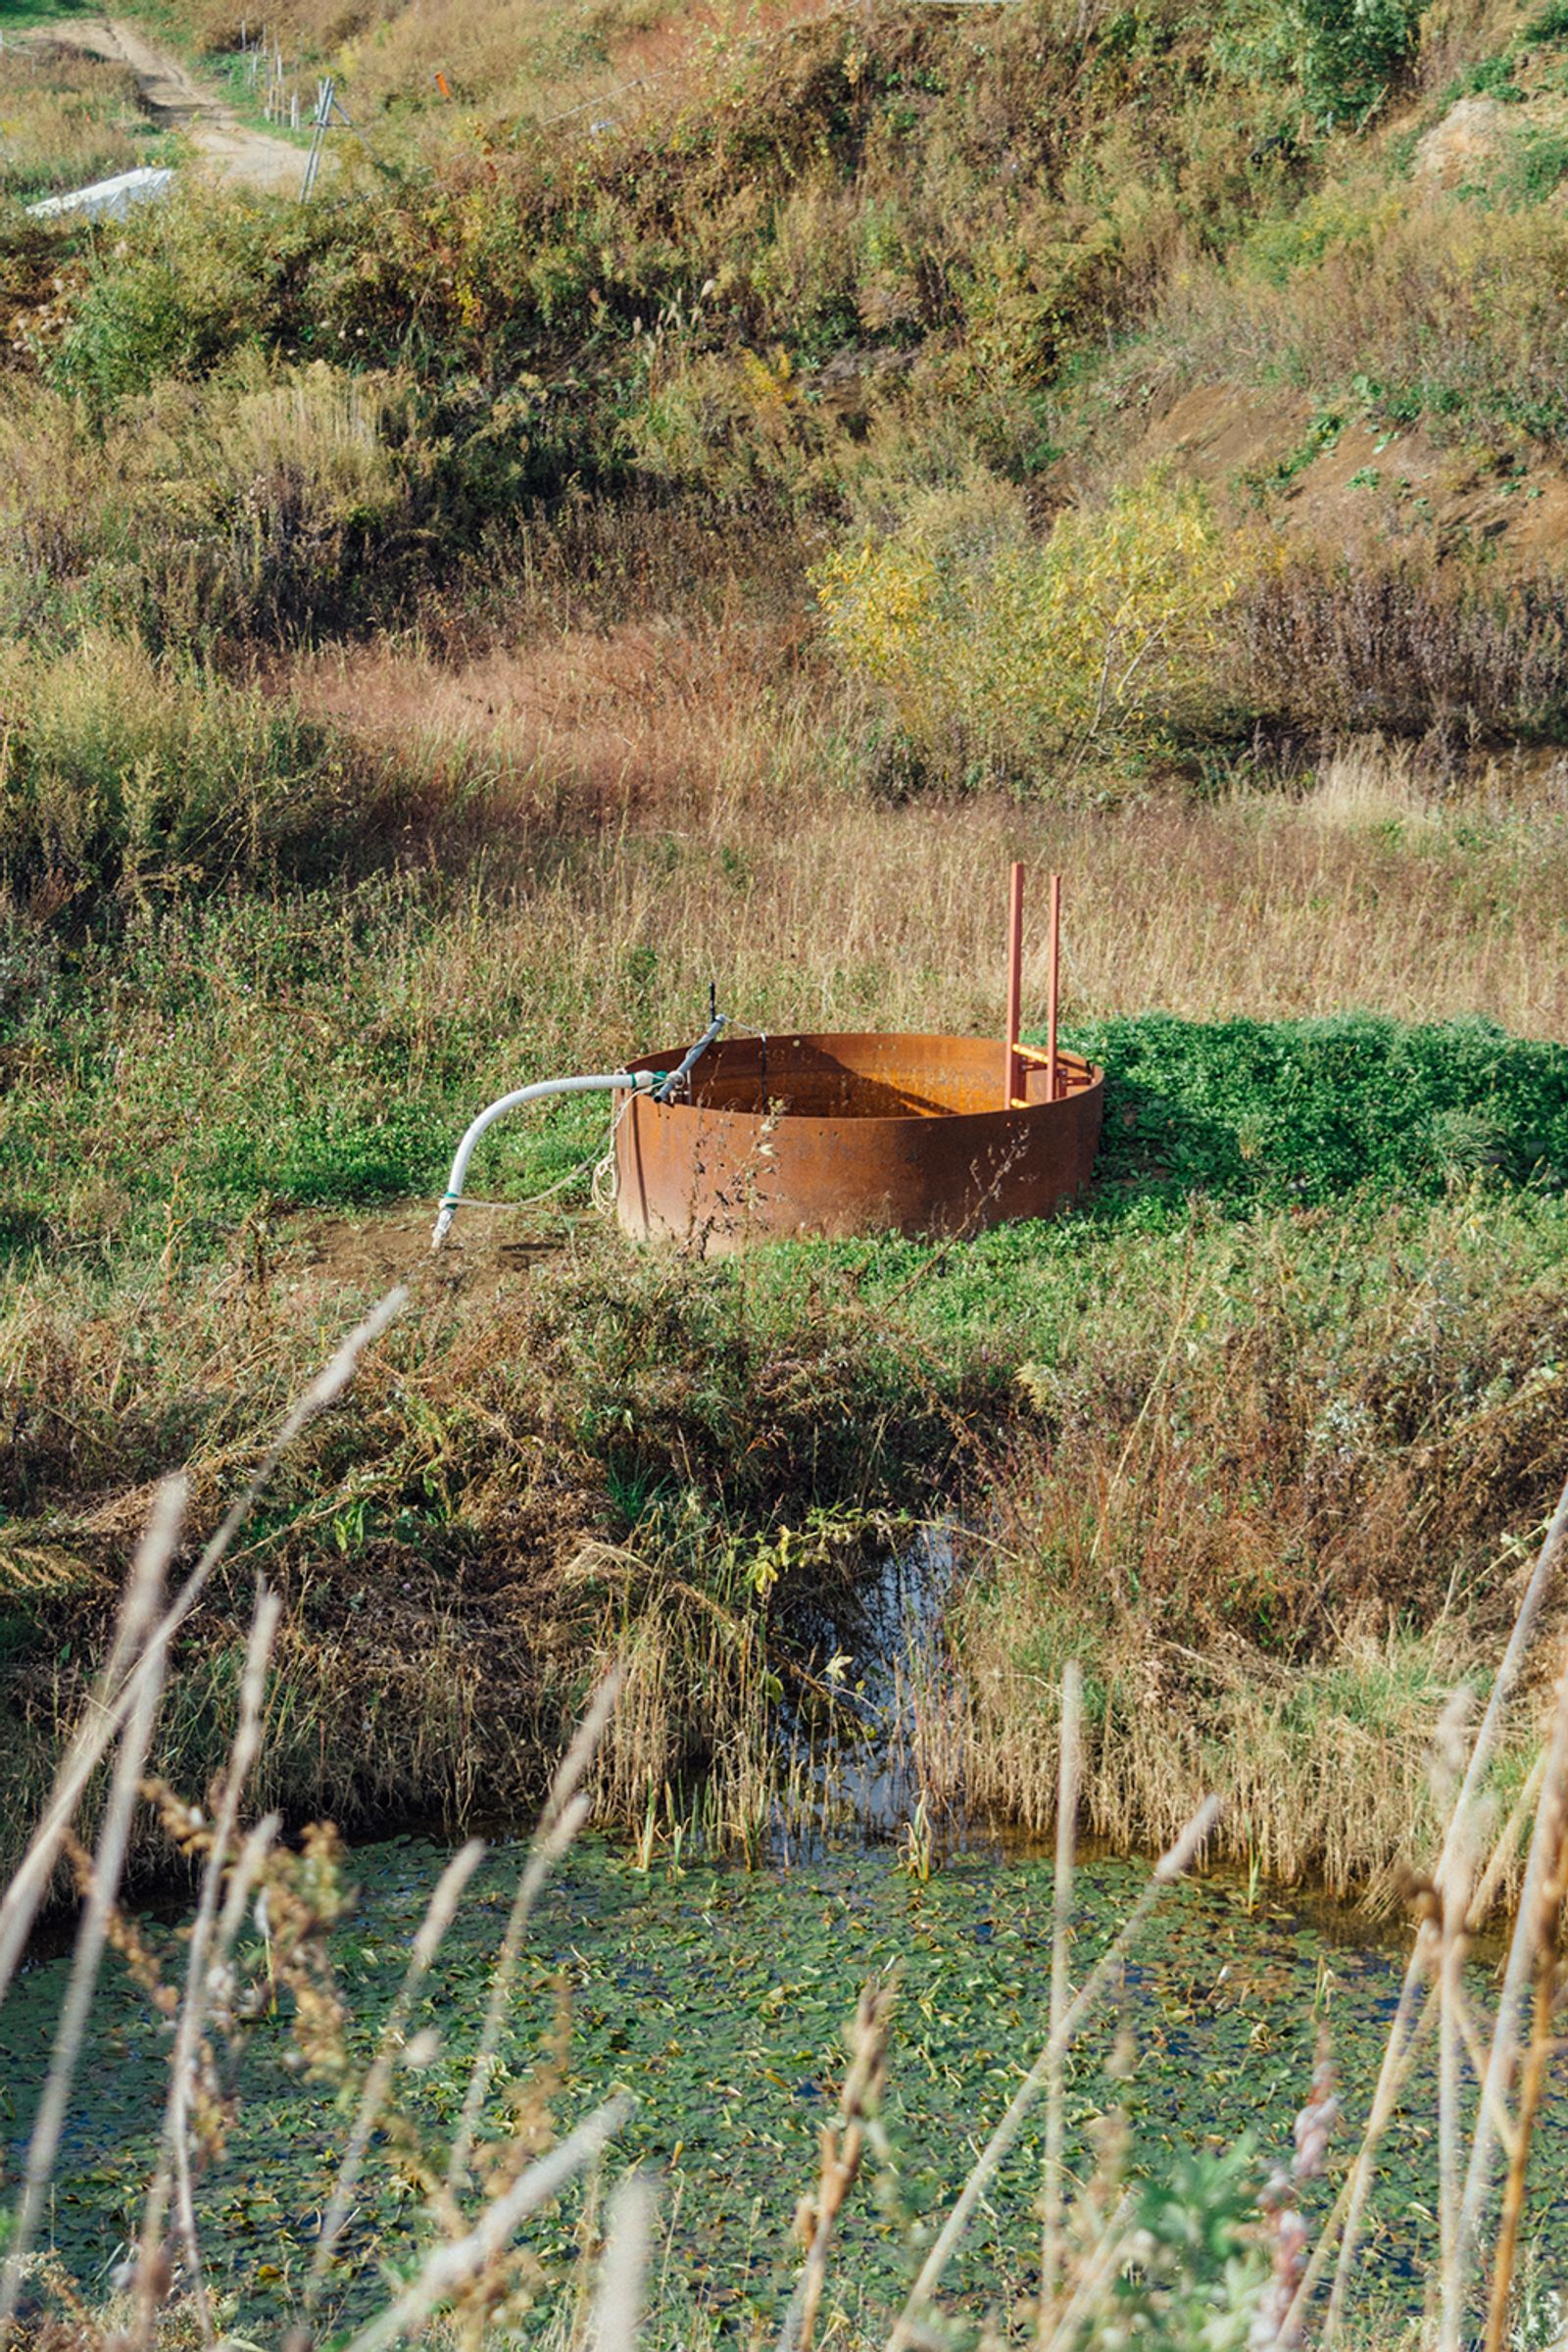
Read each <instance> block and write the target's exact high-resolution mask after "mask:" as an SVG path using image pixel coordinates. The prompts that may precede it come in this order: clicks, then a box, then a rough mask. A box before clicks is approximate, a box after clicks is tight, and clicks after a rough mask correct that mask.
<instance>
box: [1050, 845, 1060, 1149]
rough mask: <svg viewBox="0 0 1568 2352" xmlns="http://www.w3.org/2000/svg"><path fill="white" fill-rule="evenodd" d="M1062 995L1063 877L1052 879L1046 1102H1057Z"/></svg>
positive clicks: (1056, 876)
mask: <svg viewBox="0 0 1568 2352" xmlns="http://www.w3.org/2000/svg"><path fill="white" fill-rule="evenodd" d="M1060 995H1061V876H1060V875H1059V874H1053V875H1052V877H1051V962H1050V966H1049V969H1048V973H1047V978H1046V1101H1047V1102H1048V1103H1054V1101H1055V1100H1056V1075H1057V1073H1056V1005H1057V1003H1058V1001H1059V999H1060Z"/></svg>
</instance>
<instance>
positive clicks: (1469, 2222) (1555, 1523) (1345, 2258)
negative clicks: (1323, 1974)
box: [1292, 1481, 1568, 2352]
mask: <svg viewBox="0 0 1568 2352" xmlns="http://www.w3.org/2000/svg"><path fill="white" fill-rule="evenodd" d="M1565 1538H1568V1481H1565V1482H1564V1484H1563V1488H1562V1492H1561V1494H1560V1495H1558V1498H1557V1506H1556V1509H1555V1510H1554V1511H1553V1513H1552V1515H1551V1519H1550V1521H1549V1522H1548V1524H1547V1527H1546V1532H1545V1535H1544V1539H1543V1541H1542V1544H1541V1548H1540V1550H1539V1552H1538V1553H1537V1555H1536V1562H1535V1566H1534V1567H1533V1568H1532V1570H1531V1572H1530V1579H1529V1582H1528V1583H1527V1585H1526V1587H1525V1590H1524V1593H1523V1595H1522V1596H1521V1598H1520V1602H1519V1608H1518V1611H1517V1613H1516V1615H1515V1617H1514V1622H1513V1627H1512V1630H1511V1632H1510V1633H1509V1636H1508V1642H1507V1645H1506V1647H1505V1648H1504V1650H1503V1654H1502V1659H1501V1663H1500V1664H1499V1666H1498V1668H1497V1674H1496V1680H1495V1682H1494V1684H1493V1686H1492V1691H1491V1695H1490V1696H1489V1698H1488V1700H1487V1705H1486V1710H1485V1712H1484V1714H1483V1715H1482V1718H1481V1722H1480V1724H1479V1726H1478V1727H1477V1730H1476V1736H1475V1740H1474V1741H1473V1743H1472V1745H1471V1749H1470V1760H1469V1763H1468V1764H1467V1765H1466V1767H1465V1774H1464V1779H1463V1781H1462V1782H1461V1784H1460V1787H1459V1790H1458V1793H1457V1795H1456V1796H1455V1798H1454V1803H1453V1812H1452V1814H1451V1816H1450V1818H1449V1822H1448V1827H1447V1832H1446V1836H1445V1838H1444V1844H1443V1851H1442V1853H1441V1855H1440V1856H1439V1860H1438V1866H1437V1871H1436V1873H1435V1874H1434V1875H1435V1877H1436V1879H1437V1880H1438V1882H1439V1883H1440V1884H1441V1883H1442V1881H1443V1879H1444V1876H1445V1874H1446V1871H1448V1870H1449V1869H1450V1868H1451V1866H1452V1865H1451V1856H1452V1853H1453V1851H1454V1848H1455V1845H1456V1843H1457V1841H1458V1839H1459V1838H1460V1836H1461V1824H1462V1823H1464V1822H1466V1821H1467V1820H1468V1819H1470V1818H1471V1817H1472V1814H1473V1808H1474V1807H1475V1806H1476V1805H1477V1804H1478V1802H1479V1800H1480V1796H1481V1789H1482V1784H1483V1782H1484V1780H1485V1777H1486V1773H1487V1771H1488V1769H1489V1768H1490V1765H1491V1763H1492V1759H1493V1756H1494V1754H1495V1750H1496V1744H1497V1740H1498V1737H1499V1735H1500V1733H1501V1729H1502V1719H1503V1715H1504V1712H1505V1710H1506V1708H1507V1705H1508V1701H1509V1699H1510V1698H1511V1697H1512V1696H1513V1692H1514V1689H1515V1686H1516V1685H1517V1683H1518V1680H1519V1677H1520V1674H1521V1673H1522V1671H1523V1668H1524V1663H1525V1658H1526V1656H1527V1654H1528V1652H1529V1648H1530V1642H1531V1640H1532V1637H1533V1636H1534V1633H1535V1629H1536V1621H1537V1619H1538V1618H1539V1616H1540V1614H1541V1609H1542V1604H1543V1602H1544V1599H1545V1595H1546V1592H1547V1589H1548V1587H1549V1585H1550V1583H1551V1579H1552V1576H1553V1574H1554V1572H1555V1570H1556V1567H1557V1563H1558V1558H1559V1555H1560V1553H1561V1551H1562V1548H1563V1544H1564V1540H1565ZM1557 1720H1558V1728H1559V1729H1560V1730H1561V1731H1562V1733H1563V1736H1564V1739H1565V1740H1568V1722H1564V1719H1563V1713H1562V1709H1561V1707H1559V1710H1558V1719H1557ZM1555 1739H1556V1734H1555V1732H1554V1740H1553V1746H1555ZM1552 1752H1553V1751H1552V1750H1551V1749H1548V1753H1547V1761H1546V1762H1545V1763H1544V1765H1543V1768H1542V1786H1543V1803H1544V1790H1545V1789H1546V1787H1547V1785H1548V1776H1549V1775H1550V1773H1551V1770H1552V1766H1551V1762H1550V1757H1551V1753H1552ZM1536 1820H1537V1836H1536V1838H1532V1841H1531V1862H1534V1859H1535V1856H1536V1852H1537V1844H1538V1840H1539V1834H1540V1823H1541V1808H1540V1807H1538V1810H1537V1817H1536ZM1489 1876H1490V1874H1489ZM1539 1876H1540V1874H1539V1870H1538V1871H1537V1878H1536V1883H1537V1885H1539ZM1533 1892H1534V1890H1533V1888H1532V1883H1531V1863H1527V1865H1526V1872H1525V1891H1524V1894H1523V1895H1522V1896H1521V1902H1520V1914H1519V1916H1520V1919H1521V1920H1523V1919H1524V1918H1525V1916H1526V1910H1525V1906H1526V1903H1527V1901H1529V1900H1531V1899H1533ZM1514 1942H1515V1944H1517V1943H1518V1932H1517V1929H1516V1931H1515V1937H1514ZM1427 1958H1428V1955H1427V1950H1426V1946H1425V1940H1424V1938H1423V1937H1421V1936H1417V1938H1416V1941H1415V1944H1414V1946H1413V1947H1412V1949H1411V1953H1410V1957H1409V1960H1408V1962H1407V1963H1406V1965H1405V1973H1404V1980H1403V1983H1402V1984H1401V1985H1400V1988H1399V1998H1398V2001H1397V2005H1396V2008H1395V2013H1394V2021H1393V2023H1392V2025H1391V2026H1390V2029H1389V2038H1388V2040H1387V2042H1386V2043H1385V2045H1384V2051H1383V2059H1382V2063H1381V2066H1380V2068H1379V2072H1378V2080H1377V2083H1376V2086H1375V2087H1374V2090H1373V2094H1372V2113H1371V2117H1370V2119H1369V2121H1368V2124H1367V2129H1366V2132H1365V2133H1364V2135H1363V2138H1362V2143H1361V2146H1360V2148H1359V2149H1358V2150H1357V2152H1356V2156H1355V2160H1354V2162H1353V2163H1352V2165H1351V2167H1350V2171H1349V2174H1348V2177H1347V2180H1346V2183H1345V2186H1344V2188H1343V2189H1342V2191H1341V2194H1340V2197H1339V2198H1338V2199H1336V2201H1335V2206H1334V2210H1333V2212H1332V2213H1331V2214H1330V2216H1329V2219H1328V2222H1327V2223H1326V2225H1325V2227H1324V2230H1323V2234H1322V2237H1321V2238H1320V2240H1319V2243H1318V2246H1317V2248H1316V2249H1314V2253H1313V2258H1312V2261H1311V2262H1310V2263H1309V2264H1308V2266H1307V2272H1306V2277H1305V2278H1304V2279H1303V2281H1302V2284H1301V2287H1300V2289H1299V2292H1298V2296H1297V2309H1296V2310H1294V2311H1293V2313H1292V2318H1293V2320H1294V2319H1296V2318H1298V2317H1299V2310H1300V2308H1301V2307H1302V2306H1303V2299H1304V2297H1305V2295H1306V2294H1307V2293H1309V2292H1310V2290H1311V2287H1312V2285H1313V2284H1314V2283H1315V2281H1316V2279H1317V2278H1318V2277H1319V2276H1320V2275H1321V2270H1322V2267H1323V2263H1324V2261H1325V2260H1326V2258H1327V2255H1328V2253H1329V2252H1331V2251H1332V2247H1333V2242H1334V2239H1335V2237H1336V2235H1339V2232H1340V2229H1341V2224H1342V2222H1343V2235H1339V2260H1338V2263H1337V2264H1336V2267H1335V2274H1334V2284H1333V2287H1332V2289H1331V2291H1330V2295H1329V2308H1328V2313H1327V2316H1326V2318H1325V2321H1324V2326H1323V2334H1322V2338H1321V2344H1320V2352H1330V2347H1331V2346H1332V2344H1333V2342H1334V2338H1335V2334H1336V2332H1337V2330H1338V2327H1339V2325H1340V2322H1341V2319H1342V2317H1343V2315H1344V2310H1345V2300H1346V2294H1347V2291H1348V2285H1349V2278H1350V2272H1351V2268H1352V2266H1353V2263H1354V2260H1355V2255H1356V2251H1357V2249H1358V2246H1359V2243H1360V2231H1361V2222H1362V2218H1363V2216H1364V2214H1365V2211H1366V2201H1367V2198H1368V2196H1369V2195H1370V2193H1371V2187H1372V2162H1373V2156H1374V2154H1375V2152H1376V2149H1377V2146H1378V2143H1379V2141H1380V2140H1381V2138H1382V2135H1383V2132H1384V2131H1385V2130H1386V2129H1387V2126H1388V2122H1389V2118H1390V2117H1391V2116H1392V2114H1393V2112H1394V2104H1395V2096H1396V2086H1397V2083H1398V2082H1402V2080H1403V2076H1404V2072H1405V2069H1406V2066H1407V2063H1408V2052H1407V2050H1406V2048H1405V2046H1404V2037H1405V2035H1406V2033H1407V2031H1408V2029H1409V2027H1410V2020H1411V2014H1412V2011H1413V2009H1414V2005H1415V1990H1416V1985H1417V1984H1418V1982H1419V1980H1420V1976H1421V1973H1422V1971H1423V1969H1424V1968H1425V1967H1426V1965H1427ZM1527 1961H1528V1955H1526V1956H1525V1961H1524V1962H1522V1963H1519V1964H1517V1965H1520V1966H1522V1965H1525V1964H1527ZM1510 1978H1511V1979H1513V1983H1514V1990H1513V1992H1512V1994H1511V1995H1510V1990H1509V1980H1510ZM1517 1982H1518V1979H1517V1973H1516V1962H1515V1959H1514V1952H1513V1949H1512V1947H1510V1951H1509V1958H1508V1972H1507V1974H1506V1975H1505V1979H1504V1986H1503V2005H1502V2006H1500V2007H1499V2010H1498V2017H1497V2027H1496V2032H1495V2035H1494V2044H1493V2060H1494V2063H1490V2064H1489V2067H1488V2070H1487V2074H1486V2076H1485V2077H1484V2078H1483V2082H1482V2095H1481V2104H1480V2108H1479V2111H1478V2114H1477V2119H1476V2131H1475V2138H1474V2139H1473V2141H1472V2144H1471V2158H1470V2166H1469V2169H1468V2172H1467V2175H1466V2180H1465V2188H1464V2193H1463V2196H1462V2198H1461V2200H1460V2208H1459V2222H1458V2228H1457V2230H1456V2233H1455V2248H1454V2260H1455V2263H1456V2265H1457V2266H1458V2270H1459V2273H1460V2277H1461V2280H1462V2278H1463V2273H1464V2270H1465V2268H1466V2265H1467V2262H1468V2259H1469V2255H1470V2252H1471V2250H1472V2248H1473V2245H1474V2242H1475V2211H1476V2209H1477V2208H1478V2206H1479V2198H1480V2194H1481V2187H1480V2185H1479V2176H1480V2175H1481V2173H1483V2172H1484V2170H1485V2167H1486V2164H1487V2162H1488V2158H1489V2155H1490V2133H1491V2131H1492V2129H1493V2126H1494V2122H1495V2116H1496V2113H1497V2109H1498V2104H1499V2100H1500V2096H1501V2087H1502V2083H1503V2082H1504V2081H1505V2080H1506V2076H1505V2073H1504V2072H1503V2071H1501V2069H1500V2068H1499V2067H1498V2066H1497V2065H1496V2064H1495V2061H1496V2060H1497V2057H1498V2051H1499V2043H1498V2041H1497V2038H1496V2035H1497V2034H1500V2033H1501V2031H1502V2026H1503V2018H1504V2014H1505V2010H1506V2006H1507V2004H1508V2003H1509V2001H1510V1998H1512V1999H1513V2000H1516V1999H1517Z"/></svg>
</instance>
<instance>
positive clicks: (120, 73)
mask: <svg viewBox="0 0 1568 2352" xmlns="http://www.w3.org/2000/svg"><path fill="white" fill-rule="evenodd" d="M0 121H3V123H4V126H5V127H4V132H3V134H0V195H4V196H16V197H23V198H25V197H31V196H41V195H44V194H46V193H48V192H49V191H50V190H52V189H57V188H79V187H83V186H85V185H86V184H87V182H88V181H90V180H94V179H107V178H108V177H109V176H110V174H111V173H112V172H126V171H129V170H130V169H131V167H132V166H133V165H135V164H137V163H139V162H141V161H144V160H145V152H144V147H143V146H141V145H139V144H138V140H137V132H138V130H140V129H142V128H143V127H144V124H143V122H142V118H141V117H140V115H139V114H138V112H137V106H136V84H135V79H134V77H133V75H132V74H131V73H129V71H128V70H127V69H126V68H125V67H123V66H117V65H110V64H107V63H105V62H104V61H103V60H101V59H99V58H91V57H84V56H83V55H82V54H81V53H80V51H78V50H72V49H68V48H64V47H56V46H54V45H52V44H49V43H38V42H35V43H32V44H29V45H25V46H24V45H19V44H16V43H12V44H9V45H8V46H7V47H6V48H5V49H4V50H0Z"/></svg>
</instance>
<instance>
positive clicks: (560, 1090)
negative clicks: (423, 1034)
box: [430, 1070, 661, 1250]
mask: <svg viewBox="0 0 1568 2352" xmlns="http://www.w3.org/2000/svg"><path fill="white" fill-rule="evenodd" d="M660 1074H661V1073H658V1072H655V1071H652V1070H613V1071H610V1072H608V1073H601V1074H600V1075H599V1076H597V1077H592V1078H587V1077H584V1078H541V1079H539V1080H538V1081H537V1083H536V1084H535V1085H533V1086H519V1087H517V1088H516V1089H515V1092H514V1093H512V1094H510V1095H503V1096H502V1097H501V1100H500V1101H499V1102H498V1103H491V1104H490V1105H489V1107H488V1109H485V1110H481V1111H480V1113H479V1116H478V1117H477V1118H476V1119H475V1120H474V1122H473V1124H472V1126H471V1127H470V1128H469V1129H468V1131H467V1133H466V1135H465V1137H464V1139H463V1141H462V1143H461V1144H460V1145H459V1146H458V1149H457V1152H456V1153H455V1155H454V1157H453V1161H452V1173H451V1175H450V1176H449V1177H448V1178H447V1189H446V1191H445V1192H444V1193H443V1194H442V1196H441V1213H440V1215H439V1216H438V1217H437V1218H436V1221H435V1232H434V1234H433V1235H432V1236H431V1240H430V1247H431V1249H432V1250H439V1249H440V1247H441V1245H442V1243H443V1242H444V1241H445V1240H446V1238H447V1235H448V1234H449V1233H450V1232H451V1231H452V1220H453V1218H454V1217H455V1216H456V1215H457V1213H458V1204H459V1202H460V1201H462V1199H463V1183H464V1179H465V1177H466V1175H467V1173H468V1162H469V1160H470V1159H471V1158H472V1157H473V1148H474V1146H475V1144H477V1142H478V1141H479V1138H480V1137H481V1136H482V1135H483V1134H484V1133H485V1130H486V1129H487V1128H490V1127H493V1126H494V1125H495V1123H496V1121H497V1119H499V1118H501V1117H502V1116H503V1115H504V1114H505V1113H506V1112H507V1111H509V1110H520V1109H521V1107H522V1105H523V1104H524V1103H543V1102H545V1101H546V1100H547V1098H548V1097H550V1096H551V1095H609V1094H614V1093H615V1092H616V1091H617V1090H619V1089H625V1090H626V1091H627V1092H628V1093H634V1092H635V1091H636V1089H637V1088H638V1087H639V1086H642V1087H646V1086H647V1085H648V1084H649V1083H650V1081H651V1080H652V1079H654V1078H655V1077H656V1076H659V1075H660Z"/></svg>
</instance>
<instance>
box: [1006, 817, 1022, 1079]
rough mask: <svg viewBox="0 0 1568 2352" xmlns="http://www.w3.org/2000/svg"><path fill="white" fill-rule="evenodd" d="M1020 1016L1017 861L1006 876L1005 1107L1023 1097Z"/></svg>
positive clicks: (1019, 882)
mask: <svg viewBox="0 0 1568 2352" xmlns="http://www.w3.org/2000/svg"><path fill="white" fill-rule="evenodd" d="M1022 1019H1023V867H1022V866H1021V865H1019V864H1017V863H1014V865H1013V866H1012V868H1011V871H1010V872H1009V873H1008V876H1007V1064H1006V1073H1005V1075H1006V1087H1007V1100H1006V1108H1007V1109H1009V1110H1010V1109H1011V1108H1012V1105H1013V1104H1014V1103H1017V1102H1021V1100H1022V1098H1023V1064H1022V1063H1021V1062H1020V1061H1019V1059H1018V1029H1019V1025H1020V1023H1021V1022H1022Z"/></svg>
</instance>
